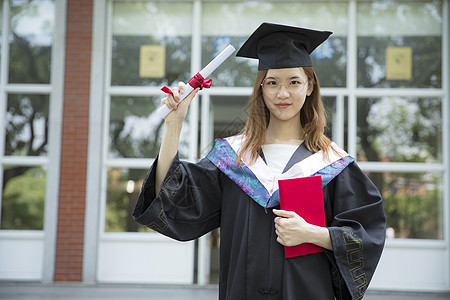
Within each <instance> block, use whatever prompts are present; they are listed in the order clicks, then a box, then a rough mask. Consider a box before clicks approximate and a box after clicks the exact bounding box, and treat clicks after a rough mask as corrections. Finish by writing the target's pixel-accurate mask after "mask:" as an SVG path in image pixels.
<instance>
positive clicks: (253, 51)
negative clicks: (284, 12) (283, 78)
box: [236, 23, 332, 70]
mask: <svg viewBox="0 0 450 300" xmlns="http://www.w3.org/2000/svg"><path fill="white" fill-rule="evenodd" d="M331 34H332V32H331V31H318V30H313V29H307V28H300V27H293V26H287V25H281V24H273V23H262V24H261V25H260V26H259V27H258V28H257V29H256V30H255V31H254V32H253V33H252V34H251V35H250V37H249V38H248V39H247V41H245V43H244V44H243V45H242V47H241V48H240V49H239V51H238V52H237V53H236V56H238V57H247V58H256V59H259V65H258V70H267V69H283V68H295V67H311V66H312V62H311V58H310V57H309V54H311V52H313V51H314V49H316V48H317V47H318V46H319V45H320V44H322V43H323V42H324V41H325V40H326V39H327V38H328V37H329V36H330V35H331Z"/></svg>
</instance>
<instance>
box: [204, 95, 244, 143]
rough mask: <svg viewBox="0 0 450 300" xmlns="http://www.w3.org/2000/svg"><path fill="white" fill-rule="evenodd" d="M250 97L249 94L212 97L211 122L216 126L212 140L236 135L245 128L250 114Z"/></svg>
mask: <svg viewBox="0 0 450 300" xmlns="http://www.w3.org/2000/svg"><path fill="white" fill-rule="evenodd" d="M248 98H249V97H248V96H234V97H231V96H212V97H211V123H212V124H213V128H214V129H213V130H214V132H213V135H214V136H213V139H211V141H214V139H220V138H226V137H229V136H233V135H236V134H238V133H239V132H240V131H241V130H242V128H244V125H245V122H247V115H248V111H247V104H248ZM211 148H212V145H211Z"/></svg>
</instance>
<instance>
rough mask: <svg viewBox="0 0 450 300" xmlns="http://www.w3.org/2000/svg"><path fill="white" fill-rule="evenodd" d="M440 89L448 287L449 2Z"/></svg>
mask: <svg viewBox="0 0 450 300" xmlns="http://www.w3.org/2000/svg"><path fill="white" fill-rule="evenodd" d="M442 14H443V16H442V20H443V22H442V89H443V90H444V91H445V96H444V97H443V98H442V112H443V113H442V118H443V119H442V123H443V124H442V147H443V158H442V159H443V165H444V168H445V172H444V178H443V187H444V188H443V199H444V201H443V203H442V209H443V220H444V221H443V231H444V232H443V236H444V240H445V242H446V249H447V255H446V256H445V257H446V261H445V262H444V266H445V267H446V268H447V269H446V272H445V282H446V283H447V287H450V230H449V227H450V171H449V170H450V137H449V135H450V128H449V127H450V103H449V101H450V53H449V52H450V28H449V26H450V3H449V0H446V1H443V4H442Z"/></svg>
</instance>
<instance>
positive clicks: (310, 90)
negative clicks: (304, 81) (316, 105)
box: [306, 80, 314, 96]
mask: <svg viewBox="0 0 450 300" xmlns="http://www.w3.org/2000/svg"><path fill="white" fill-rule="evenodd" d="M313 91H314V83H313V81H312V80H308V90H307V91H306V96H311V94H312V92H313Z"/></svg>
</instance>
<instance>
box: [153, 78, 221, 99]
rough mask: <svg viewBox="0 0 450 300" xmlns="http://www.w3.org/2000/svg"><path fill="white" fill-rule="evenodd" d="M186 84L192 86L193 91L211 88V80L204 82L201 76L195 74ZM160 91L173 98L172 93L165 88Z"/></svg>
mask: <svg viewBox="0 0 450 300" xmlns="http://www.w3.org/2000/svg"><path fill="white" fill-rule="evenodd" d="M188 84H189V85H190V86H192V87H193V88H194V89H196V88H200V89H201V90H202V89H203V88H205V89H209V88H210V87H211V85H212V79H208V80H205V78H203V76H202V75H201V74H200V73H197V74H195V75H194V77H192V78H191V79H190V80H189V82H188ZM161 91H163V92H164V93H166V94H170V95H172V96H173V93H172V91H171V90H170V89H169V88H168V87H167V86H164V87H163V88H162V89H161Z"/></svg>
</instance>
